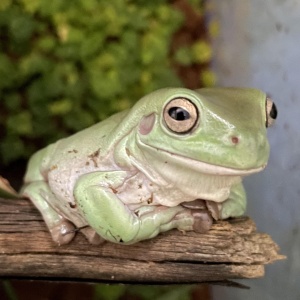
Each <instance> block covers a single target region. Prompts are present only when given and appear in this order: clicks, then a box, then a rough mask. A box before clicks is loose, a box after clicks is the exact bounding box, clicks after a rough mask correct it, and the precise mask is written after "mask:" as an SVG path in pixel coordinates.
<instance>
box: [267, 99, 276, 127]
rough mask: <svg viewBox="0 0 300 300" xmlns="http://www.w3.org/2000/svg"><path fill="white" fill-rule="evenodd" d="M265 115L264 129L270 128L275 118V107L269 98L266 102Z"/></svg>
mask: <svg viewBox="0 0 300 300" xmlns="http://www.w3.org/2000/svg"><path fill="white" fill-rule="evenodd" d="M266 115H267V116H266V127H270V126H272V125H273V123H274V121H275V120H276V117H277V108H276V105H275V103H274V102H273V101H272V100H271V99H270V98H267V100H266Z"/></svg>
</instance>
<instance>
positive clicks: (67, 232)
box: [22, 181, 75, 245]
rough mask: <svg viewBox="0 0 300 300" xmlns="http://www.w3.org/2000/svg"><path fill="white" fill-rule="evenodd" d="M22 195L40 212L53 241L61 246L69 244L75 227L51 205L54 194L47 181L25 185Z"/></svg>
mask: <svg viewBox="0 0 300 300" xmlns="http://www.w3.org/2000/svg"><path fill="white" fill-rule="evenodd" d="M22 194H23V195H24V196H26V197H28V198H29V199H30V200H31V201H32V202H33V204H34V205H35V206H36V208H37V209H38V210H39V211H40V213H41V214H42V216H43V219H44V220H45V222H46V225H47V227H48V229H49V231H50V233H51V236H52V239H53V240H54V241H55V242H56V243H58V244H59V245H62V244H67V243H69V242H70V241H71V240H72V239H73V237H74V235H75V232H74V228H75V226H74V225H73V223H71V222H70V221H68V220H67V219H66V218H64V217H63V216H62V215H60V214H59V213H57V212H56V211H55V210H54V209H53V208H52V207H51V206H50V205H49V203H51V201H52V202H53V198H54V197H55V196H54V194H53V193H52V192H51V190H50V189H49V186H48V184H47V183H46V182H45V181H33V182H30V183H28V184H27V185H25V186H24V187H23V189H22Z"/></svg>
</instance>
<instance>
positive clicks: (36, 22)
mask: <svg viewBox="0 0 300 300" xmlns="http://www.w3.org/2000/svg"><path fill="white" fill-rule="evenodd" d="M190 3H191V5H194V6H197V7H198V8H199V7H200V6H201V5H202V4H201V3H202V1H199V0H198V1H197V0H190ZM182 22H183V15H182V13H181V12H180V11H179V10H176V9H175V8H173V7H172V5H170V2H169V1H167V0H159V1H158V0H152V1H147V0H123V1H119V0H110V1H106V0H73V1H69V0H51V1H44V0H1V1H0V113H1V115H0V137H1V142H0V163H5V164H7V163H9V162H11V161H13V160H16V159H18V158H22V157H23V158H27V157H28V156H29V155H30V154H32V153H33V152H34V151H36V150H37V149H38V148H40V147H42V146H45V145H47V144H49V143H50V142H53V141H55V140H57V139H59V138H62V137H64V136H66V135H69V134H70V133H73V132H75V131H78V130H80V129H82V128H85V127H87V126H89V125H91V124H93V123H95V122H97V121H99V120H102V119H104V118H106V117H107V116H108V115H110V114H112V113H114V112H116V111H117V110H122V109H126V108H128V107H130V106H131V105H132V104H133V103H134V102H135V101H136V100H138V99H139V98H140V97H141V96H142V95H144V94H146V93H148V92H150V91H152V90H155V89H158V88H161V87H166V86H181V85H182V83H181V82H180V80H179V78H178V77H177V76H176V74H175V72H174V71H173V70H172V68H171V66H172V64H174V63H177V64H182V65H190V64H192V63H194V62H195V63H197V62H201V63H203V62H205V61H209V60H210V59H211V49H210V46H209V45H208V44H207V42H205V41H201V40H200V41H197V42H196V43H195V44H194V45H192V46H191V47H184V48H182V49H178V50H177V51H176V53H175V54H174V55H170V51H169V49H170V43H171V39H172V36H173V35H174V33H175V32H176V31H177V30H178V28H180V26H181V24H182ZM209 76H210V74H209V73H208V74H207V76H206V77H205V78H204V79H205V80H206V81H207V82H208V84H209V81H210V80H213V79H212V78H211V77H209Z"/></svg>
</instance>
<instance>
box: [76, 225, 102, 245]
mask: <svg viewBox="0 0 300 300" xmlns="http://www.w3.org/2000/svg"><path fill="white" fill-rule="evenodd" d="M81 232H82V233H83V234H84V235H85V237H86V238H87V240H88V241H89V242H90V243H91V244H93V245H101V244H103V243H104V242H105V239H103V238H102V237H101V236H100V235H99V234H98V233H97V232H96V231H95V230H94V229H93V228H91V227H87V228H83V229H82V230H81Z"/></svg>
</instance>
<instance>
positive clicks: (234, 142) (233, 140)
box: [231, 136, 240, 145]
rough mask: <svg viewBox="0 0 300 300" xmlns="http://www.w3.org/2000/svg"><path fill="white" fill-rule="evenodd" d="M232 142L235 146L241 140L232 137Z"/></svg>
mask: <svg viewBox="0 0 300 300" xmlns="http://www.w3.org/2000/svg"><path fill="white" fill-rule="evenodd" d="M231 141H232V143H233V144H235V145H237V144H238V143H239V141H240V140H239V138H238V137H237V136H232V137H231Z"/></svg>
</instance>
